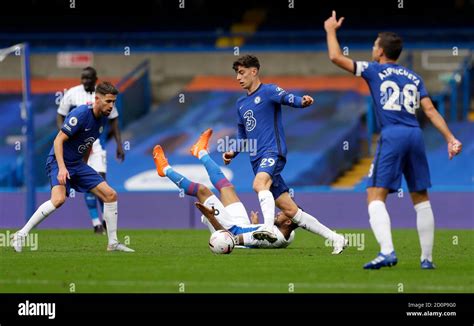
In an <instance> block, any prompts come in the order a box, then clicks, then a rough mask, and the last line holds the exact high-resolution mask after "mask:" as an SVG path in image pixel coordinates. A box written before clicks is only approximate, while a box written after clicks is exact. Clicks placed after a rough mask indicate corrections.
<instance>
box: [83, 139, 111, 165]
mask: <svg viewBox="0 0 474 326" xmlns="http://www.w3.org/2000/svg"><path fill="white" fill-rule="evenodd" d="M87 164H88V165H89V166H90V167H91V168H93V169H94V170H95V171H97V172H99V173H107V152H106V151H105V150H103V149H102V146H101V145H100V140H99V139H97V140H96V141H95V142H94V144H93V145H92V151H91V155H90V156H89V160H88V161H87Z"/></svg>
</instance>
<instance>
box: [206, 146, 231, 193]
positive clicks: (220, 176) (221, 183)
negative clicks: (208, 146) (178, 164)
mask: <svg viewBox="0 0 474 326" xmlns="http://www.w3.org/2000/svg"><path fill="white" fill-rule="evenodd" d="M200 160H201V162H202V163H203V164H204V167H205V168H206V170H207V174H209V178H210V179H211V182H212V184H213V185H214V187H215V188H216V189H217V190H219V191H220V190H221V189H222V188H224V187H232V183H230V181H229V180H227V178H226V177H225V175H224V173H223V172H222V170H221V168H220V167H219V165H217V164H216V162H214V160H213V159H212V158H211V156H210V155H209V154H206V155H204V156H203V157H201V158H200Z"/></svg>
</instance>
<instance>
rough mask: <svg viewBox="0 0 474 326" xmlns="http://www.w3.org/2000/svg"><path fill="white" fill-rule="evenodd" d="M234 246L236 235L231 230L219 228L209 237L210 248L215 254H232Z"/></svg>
mask: <svg viewBox="0 0 474 326" xmlns="http://www.w3.org/2000/svg"><path fill="white" fill-rule="evenodd" d="M234 246H235V242H234V237H233V236H232V234H230V232H229V231H225V230H218V231H216V232H214V233H213V234H211V238H210V239H209V249H211V251H212V252H213V253H215V254H230V253H231V252H232V250H234Z"/></svg>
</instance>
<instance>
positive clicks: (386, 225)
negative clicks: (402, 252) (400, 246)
mask: <svg viewBox="0 0 474 326" xmlns="http://www.w3.org/2000/svg"><path fill="white" fill-rule="evenodd" d="M369 216H370V220H369V221H370V226H371V227H372V231H373V232H374V235H375V238H376V239H377V242H378V243H379V245H380V251H381V252H382V254H384V255H388V254H389V253H391V252H392V251H393V242H392V233H391V231H390V216H389V215H388V212H387V208H386V207H385V203H384V202H383V201H381V200H374V201H372V202H370V204H369Z"/></svg>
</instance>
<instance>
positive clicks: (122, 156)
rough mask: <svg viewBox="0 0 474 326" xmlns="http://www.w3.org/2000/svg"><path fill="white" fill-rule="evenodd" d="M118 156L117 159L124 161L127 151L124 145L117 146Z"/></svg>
mask: <svg viewBox="0 0 474 326" xmlns="http://www.w3.org/2000/svg"><path fill="white" fill-rule="evenodd" d="M116 157H117V160H119V162H123V160H125V152H124V151H123V148H122V146H117V154H116Z"/></svg>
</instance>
